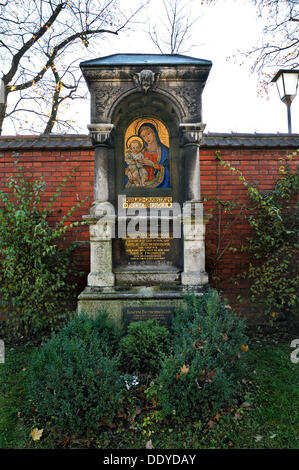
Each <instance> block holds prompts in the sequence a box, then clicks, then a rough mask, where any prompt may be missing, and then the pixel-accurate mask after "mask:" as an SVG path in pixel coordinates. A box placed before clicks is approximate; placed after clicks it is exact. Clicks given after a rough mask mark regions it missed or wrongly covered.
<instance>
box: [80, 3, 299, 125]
mask: <svg viewBox="0 0 299 470" xmlns="http://www.w3.org/2000/svg"><path fill="white" fill-rule="evenodd" d="M161 3H162V0H154V1H153V2H152V7H151V9H150V15H151V17H152V18H154V15H157V14H158V13H157V12H159V11H161ZM194 3H195V5H196V8H197V10H198V15H200V20H199V21H198V23H197V26H196V28H195V33H194V35H193V37H192V40H191V41H190V42H191V43H192V44H197V45H196V46H195V47H192V48H191V49H190V50H189V51H188V52H186V55H190V56H194V57H198V58H201V59H208V60H211V61H212V62H213V66H212V69H211V72H210V76H209V78H208V81H207V84H206V87H205V90H204V92H203V122H204V123H206V125H207V127H206V132H250V133H252V132H265V133H276V132H282V133H285V132H287V111H286V106H285V104H284V103H282V102H281V101H280V99H279V95H278V92H277V89H276V85H274V84H272V85H271V87H270V93H269V97H268V99H267V98H266V96H263V97H258V95H257V85H258V77H257V75H256V74H254V75H252V74H251V72H250V64H249V63H248V62H247V63H246V62H245V64H243V65H239V64H237V63H234V61H233V60H230V59H228V57H230V56H232V55H234V54H237V53H238V50H246V49H247V48H250V47H251V46H253V45H254V44H255V43H256V42H257V41H258V40H259V38H261V33H262V26H263V20H264V19H263V18H261V19H257V17H256V10H255V8H254V7H253V5H252V2H250V0H249V1H248V0H219V1H218V2H217V4H216V5H214V6H209V7H202V6H201V1H200V0H198V1H195V2H194ZM140 28H141V29H142V25H140ZM144 28H145V26H144ZM128 52H130V53H159V51H158V50H157V49H156V48H155V46H154V45H153V44H151V42H150V41H149V39H148V37H146V34H145V33H144V32H141V31H139V32H134V33H132V32H129V33H122V34H121V35H119V36H118V37H116V38H114V37H113V38H112V39H111V37H109V41H108V40H107V41H106V43H105V44H104V47H103V49H102V50H101V54H99V56H104V55H109V54H117V53H128ZM298 92H299V90H298ZM84 107H85V113H82V106H80V111H79V112H78V116H79V115H80V118H81V124H82V126H83V127H82V130H83V131H84V128H85V126H86V125H87V124H88V121H89V100H88V102H87V103H85V105H84ZM83 115H84V116H85V117H84V118H83V120H82V116H83ZM73 119H75V115H73ZM292 124H293V132H297V133H299V94H298V96H297V97H296V98H295V100H294V101H293V104H292Z"/></svg>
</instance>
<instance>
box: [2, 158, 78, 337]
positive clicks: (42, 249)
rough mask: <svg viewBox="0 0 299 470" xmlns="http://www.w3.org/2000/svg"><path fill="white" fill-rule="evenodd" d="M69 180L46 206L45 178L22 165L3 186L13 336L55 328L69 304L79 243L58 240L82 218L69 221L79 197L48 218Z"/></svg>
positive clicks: (5, 285)
mask: <svg viewBox="0 0 299 470" xmlns="http://www.w3.org/2000/svg"><path fill="white" fill-rule="evenodd" d="M16 163H17V162H16ZM66 181H67V178H66V179H65V181H64V182H63V183H62V184H61V185H60V186H58V187H57V188H56V191H55V192H54V194H53V197H52V198H51V199H50V202H49V203H48V204H47V206H46V207H43V206H42V203H41V196H42V193H43V192H44V190H45V187H46V185H45V182H44V181H43V180H36V181H31V180H28V179H27V178H25V177H24V176H23V174H22V168H19V172H18V173H17V175H16V177H15V178H8V181H7V186H8V192H7V193H5V192H3V191H0V301H1V304H0V306H1V313H2V315H3V316H4V317H8V319H9V331H8V333H10V334H12V335H13V336H14V337H18V338H20V337H24V338H25V339H34V338H39V337H40V336H41V334H42V333H46V332H48V331H53V330H54V329H55V327H56V325H57V324H59V322H60V321H61V319H62V318H61V317H65V314H64V315H61V312H63V311H65V312H67V311H68V310H69V309H70V303H71V300H72V294H73V292H74V286H75V282H74V281H75V279H76V275H78V270H77V269H76V266H75V265H74V262H73V261H74V257H73V256H72V255H73V250H74V248H75V247H76V246H77V244H71V245H69V247H68V248H67V249H61V248H60V247H59V241H61V240H63V237H64V234H65V233H66V231H67V230H69V229H71V228H72V227H74V226H76V225H79V224H80V222H73V223H70V224H68V225H67V224H65V221H66V219H67V218H68V217H69V216H70V215H71V214H72V213H73V212H74V210H75V208H76V207H79V206H80V204H81V203H78V204H77V206H74V207H73V208H71V209H70V211H69V212H68V213H67V214H66V215H65V216H64V217H62V218H61V219H60V220H59V221H58V222H57V223H56V225H55V226H53V227H52V226H51V225H50V224H49V216H51V215H52V213H53V209H51V206H52V203H53V201H54V200H55V199H57V198H58V196H59V195H60V193H61V189H62V187H63V186H64V184H65V182H66ZM82 202H83V201H82ZM70 275H71V276H72V282H69V276H70Z"/></svg>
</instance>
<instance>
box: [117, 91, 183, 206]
mask: <svg viewBox="0 0 299 470" xmlns="http://www.w3.org/2000/svg"><path fill="white" fill-rule="evenodd" d="M181 117H182V110H181V109H180V106H179V104H178V103H177V104H175V103H174V102H173V100H171V99H169V97H167V96H165V95H164V94H162V93H158V92H151V93H150V94H148V95H144V94H142V93H140V92H135V93H131V94H129V95H127V96H125V97H124V98H123V99H122V100H120V101H119V102H118V103H117V105H116V106H114V108H113V112H112V113H111V122H112V124H113V139H112V140H113V157H114V158H113V160H114V169H115V172H114V174H115V179H114V182H115V188H114V189H115V190H114V200H113V201H111V202H114V204H116V202H117V201H116V200H117V196H118V195H119V194H124V195H127V196H132V197H133V196H136V197H138V196H140V197H142V196H153V197H159V196H161V197H162V196H169V197H172V198H173V200H174V201H177V202H181V201H182V195H181V191H180V189H181V188H182V185H183V164H182V153H181V148H180V140H179V137H180V130H179V125H180V122H181ZM147 119H148V120H150V121H151V120H152V121H155V120H156V121H158V122H161V123H162V124H163V125H164V126H165V128H166V129H167V131H168V135H169V185H168V186H167V187H136V186H135V187H131V188H129V187H126V184H125V182H126V177H125V167H126V163H125V155H124V154H125V149H126V147H125V146H126V142H125V135H126V130H127V129H128V127H129V126H130V125H131V124H132V123H133V122H135V121H136V120H143V121H144V120H147Z"/></svg>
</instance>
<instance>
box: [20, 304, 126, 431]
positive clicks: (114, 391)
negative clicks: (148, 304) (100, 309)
mask: <svg viewBox="0 0 299 470" xmlns="http://www.w3.org/2000/svg"><path fill="white" fill-rule="evenodd" d="M119 335H120V331H119V329H118V328H117V327H116V326H114V325H113V324H112V323H110V322H109V320H108V318H107V314H105V313H99V316H98V317H97V318H95V319H93V318H90V317H88V316H86V315H80V316H76V317H74V318H73V319H72V320H70V322H69V323H68V324H67V325H65V326H64V327H63V328H62V329H61V330H60V331H59V333H56V334H53V335H52V337H51V338H50V339H49V340H48V341H47V342H45V343H44V344H43V345H42V346H41V347H40V348H39V349H37V350H36V351H35V352H34V353H33V354H32V357H31V359H30V363H29V366H28V373H27V379H26V387H27V392H28V396H29V397H30V400H29V405H30V406H29V408H28V410H27V412H28V413H30V414H32V411H31V409H32V406H33V407H34V408H35V409H36V411H37V416H38V419H40V420H46V421H47V422H51V424H53V425H55V426H57V427H58V428H59V429H61V430H65V431H67V432H68V433H71V432H74V433H76V434H84V433H86V432H87V431H88V430H92V431H98V430H99V429H100V428H101V426H103V425H105V424H109V423H111V422H112V421H113V420H114V418H115V416H116V414H117V411H118V410H119V408H120V406H121V401H122V399H123V398H124V396H125V393H126V390H125V388H124V386H123V384H122V383H121V381H120V380H119V376H120V374H119V371H118V365H119V363H118V357H117V356H116V357H113V355H114V352H115V350H114V346H115V345H116V344H117V341H118V340H117V338H118V337H119Z"/></svg>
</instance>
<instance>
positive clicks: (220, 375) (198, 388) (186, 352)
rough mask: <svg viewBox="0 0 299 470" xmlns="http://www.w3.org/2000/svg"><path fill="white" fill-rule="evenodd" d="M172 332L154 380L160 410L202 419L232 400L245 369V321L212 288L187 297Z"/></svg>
mask: <svg viewBox="0 0 299 470" xmlns="http://www.w3.org/2000/svg"><path fill="white" fill-rule="evenodd" d="M173 331H174V352H173V355H172V356H170V357H168V358H166V359H165V360H164V361H163V363H162V367H161V371H160V374H159V375H158V378H157V381H156V384H155V388H156V390H157V398H158V400H159V402H160V404H161V408H162V412H163V413H164V414H165V415H166V416H176V417H178V418H189V419H190V418H199V419H201V418H204V417H206V416H211V413H216V412H218V411H219V410H220V408H222V407H224V406H225V405H227V404H231V401H232V400H233V399H234V398H236V397H237V395H238V393H239V391H240V389H241V379H242V377H243V373H244V367H245V362H244V360H243V359H242V355H243V352H245V351H246V350H247V348H248V346H247V337H246V335H245V323H244V322H243V321H242V320H241V319H239V318H237V317H235V316H233V315H232V313H231V311H230V308H228V306H226V305H225V303H224V302H222V301H221V299H220V297H219V295H218V293H217V292H216V291H214V290H209V291H208V292H207V293H204V294H203V295H202V296H199V297H198V296H196V297H195V296H194V295H190V296H188V297H186V299H185V307H183V308H181V309H179V310H178V311H177V312H176V315H175V317H174V321H173Z"/></svg>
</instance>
